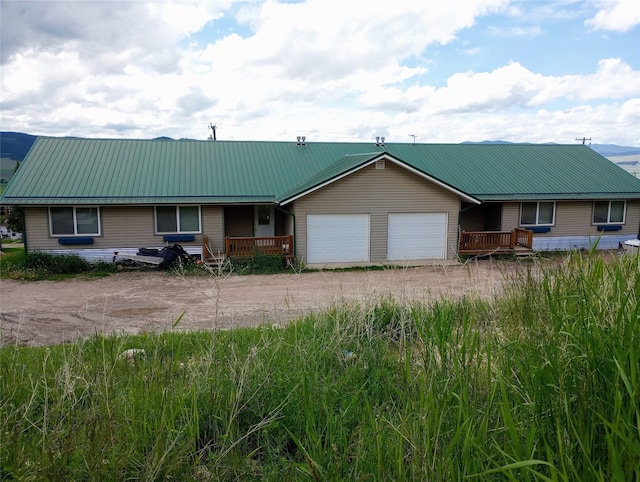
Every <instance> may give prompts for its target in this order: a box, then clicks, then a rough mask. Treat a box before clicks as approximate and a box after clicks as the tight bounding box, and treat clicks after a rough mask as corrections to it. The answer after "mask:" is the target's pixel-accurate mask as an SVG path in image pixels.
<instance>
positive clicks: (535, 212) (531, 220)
mask: <svg viewBox="0 0 640 482" xmlns="http://www.w3.org/2000/svg"><path fill="white" fill-rule="evenodd" d="M555 218H556V203H555V202H553V201H538V202H525V203H521V204H520V225H521V226H553V224H554V223H555Z"/></svg>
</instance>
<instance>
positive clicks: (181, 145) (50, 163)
mask: <svg viewBox="0 0 640 482" xmlns="http://www.w3.org/2000/svg"><path fill="white" fill-rule="evenodd" d="M384 153H387V154H389V155H390V156H392V157H393V158H394V159H396V160H399V161H401V162H402V163H404V164H406V165H407V166H409V167H411V168H413V169H415V170H416V171H420V172H421V173H424V175H426V176H429V177H431V178H433V179H436V180H438V181H439V182H441V183H443V184H445V185H447V186H451V187H452V188H453V189H455V190H458V191H460V192H462V193H464V194H467V195H469V196H470V197H473V198H476V199H479V200H483V201H500V200H519V199H601V198H606V199H616V198H618V199H622V198H624V199H640V179H637V178H635V177H633V176H632V175H631V174H629V173H627V172H626V171H624V170H623V169H621V168H620V167H618V166H616V165H615V164H614V163H612V162H610V161H609V160H607V159H606V158H604V157H602V156H600V155H599V154H597V153H596V152H595V151H593V150H591V149H589V147H587V146H582V145H555V144H553V145H552V144H549V145H547V144H545V145H536V144H387V145H385V146H376V145H375V144H374V143H307V144H306V145H304V146H298V145H296V143H295V142H259V141H248V142H245V141H187V140H181V141H172V140H114V139H60V138H39V139H38V140H37V141H36V142H35V144H34V145H33V147H32V148H31V150H30V151H29V154H28V155H27V157H26V159H25V160H24V162H23V163H22V166H21V168H20V169H19V170H18V172H17V173H16V175H15V176H14V177H13V179H12V180H11V182H10V183H9V185H8V186H7V189H6V190H5V192H4V194H3V196H2V198H0V202H2V203H4V204H32V205H36V204H41V205H47V204H83V203H84V204H132V203H137V204H141V203H142V204H161V203H171V204H175V203H197V204H204V203H207V204H208V203H221V204H222V203H224V204H229V203H262V202H280V201H282V200H285V199H289V198H291V197H294V196H296V195H299V194H304V193H305V192H306V191H308V190H309V189H312V188H314V187H315V186H318V185H320V184H323V183H326V182H330V181H331V180H332V179H336V178H338V177H340V175H341V174H342V173H346V172H348V171H350V170H352V169H354V168H357V166H359V165H361V164H362V163H366V162H369V161H371V159H374V158H376V157H378V156H379V155H381V154H384Z"/></svg>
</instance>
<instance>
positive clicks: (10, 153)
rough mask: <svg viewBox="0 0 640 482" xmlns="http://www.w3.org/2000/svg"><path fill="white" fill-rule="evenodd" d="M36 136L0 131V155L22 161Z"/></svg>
mask: <svg viewBox="0 0 640 482" xmlns="http://www.w3.org/2000/svg"><path fill="white" fill-rule="evenodd" d="M36 137H37V136H32V135H31V134H23V133H21V132H0V157H2V158H7V159H13V160H14V161H22V160H23V159H24V158H25V156H26V155H27V152H29V149H31V146H32V145H33V143H34V142H35V141H36Z"/></svg>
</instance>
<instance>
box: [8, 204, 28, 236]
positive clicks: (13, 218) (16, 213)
mask: <svg viewBox="0 0 640 482" xmlns="http://www.w3.org/2000/svg"><path fill="white" fill-rule="evenodd" d="M6 224H7V227H8V228H9V229H10V230H11V231H14V232H16V233H24V210H23V209H22V207H21V206H11V208H10V209H9V214H8V215H7V221H6Z"/></svg>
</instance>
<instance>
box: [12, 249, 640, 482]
mask: <svg viewBox="0 0 640 482" xmlns="http://www.w3.org/2000/svg"><path fill="white" fill-rule="evenodd" d="M639 260H640V258H639V257H638V256H636V257H624V258H621V259H615V260H613V261H611V262H604V261H603V260H602V259H601V258H597V257H595V256H592V257H587V258H585V257H583V256H579V255H576V256H572V257H571V258H569V259H568V261H567V262H566V263H565V264H564V265H563V266H561V267H557V268H552V269H550V270H548V271H546V272H544V273H542V274H540V275H538V274H534V272H533V271H525V272H524V273H522V274H519V275H517V276H514V277H513V279H511V280H510V289H509V290H508V292H507V294H506V295H505V297H503V298H500V299H497V300H495V301H494V302H485V301H480V300H477V299H469V298H468V299H462V300H460V301H455V302H454V301H447V300H439V301H437V302H434V303H432V304H429V305H424V304H413V305H409V306H407V305H400V304H398V303H397V302H395V301H394V300H393V299H391V298H382V299H378V300H375V301H372V302H370V303H364V304H356V303H353V304H348V305H339V306H335V307H334V308H332V309H330V310H327V311H326V312H324V313H321V314H318V315H315V316H309V317H307V318H305V319H302V320H300V321H298V322H295V323H292V324H290V325H288V326H286V327H282V328H279V327H274V326H263V327H260V328H255V329H237V330H233V331H226V332H225V331H222V332H206V333H205V332H202V333H200V332H199V333H190V334H179V333H173V332H167V333H163V334H160V335H141V336H124V337H100V336H96V337H92V338H90V339H88V340H85V341H82V342H78V343H75V344H70V345H57V346H51V347H43V348H26V347H15V346H5V347H3V348H2V349H1V350H0V433H1V434H2V437H0V453H1V454H2V458H1V459H0V463H1V469H0V470H1V472H0V478H2V479H8V480H11V479H14V480H80V479H97V480H125V479H136V480H137V479H153V480H165V479H175V480H255V479H264V480H462V479H465V478H466V479H469V480H518V481H520V480H567V481H568V480H602V481H605V480H633V479H634V477H637V474H638V473H640V432H639V427H638V420H640V410H639V400H640V373H639V367H640V349H639V348H638V347H640V323H638V319H639V315H640V304H639V303H638V296H637V293H638V292H640V275H639V272H640V262H639ZM178 321H179V320H178ZM131 348H136V349H138V350H143V352H142V351H138V352H136V354H135V356H133V357H124V356H123V355H122V354H123V353H124V352H125V350H127V349H131Z"/></svg>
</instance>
